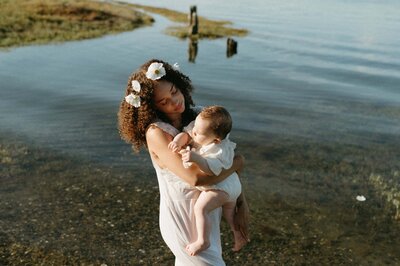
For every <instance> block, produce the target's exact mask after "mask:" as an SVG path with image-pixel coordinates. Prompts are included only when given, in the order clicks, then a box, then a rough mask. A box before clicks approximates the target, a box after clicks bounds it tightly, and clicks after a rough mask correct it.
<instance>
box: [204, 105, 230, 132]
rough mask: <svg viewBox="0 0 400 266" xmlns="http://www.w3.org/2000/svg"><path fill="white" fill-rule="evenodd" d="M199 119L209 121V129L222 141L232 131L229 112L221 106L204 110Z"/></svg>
mask: <svg viewBox="0 0 400 266" xmlns="http://www.w3.org/2000/svg"><path fill="white" fill-rule="evenodd" d="M199 115H200V117H201V118H203V119H207V120H208V121H210V129H211V130H212V131H213V132H214V134H215V135H216V136H217V137H219V138H221V140H222V139H224V138H226V136H227V135H228V134H229V132H231V130H232V118H231V115H230V114H229V112H228V111H227V110H226V109H225V108H224V107H222V106H219V105H213V106H208V107H206V108H204V109H203V110H202V111H201V112H200V114H199Z"/></svg>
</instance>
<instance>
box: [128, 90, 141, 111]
mask: <svg viewBox="0 0 400 266" xmlns="http://www.w3.org/2000/svg"><path fill="white" fill-rule="evenodd" d="M125 101H126V102H127V103H129V104H130V105H132V106H133V107H136V108H138V107H140V97H139V96H138V95H135V94H133V93H131V94H129V95H128V96H126V97H125Z"/></svg>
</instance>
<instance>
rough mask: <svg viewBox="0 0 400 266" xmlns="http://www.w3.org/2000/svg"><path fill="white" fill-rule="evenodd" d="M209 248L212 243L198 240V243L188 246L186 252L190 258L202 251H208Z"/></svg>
mask: <svg viewBox="0 0 400 266" xmlns="http://www.w3.org/2000/svg"><path fill="white" fill-rule="evenodd" d="M209 246H210V242H208V241H199V240H197V241H196V242H193V243H190V244H189V245H187V246H186V252H187V253H188V254H189V255H190V256H196V255H197V254H199V253H200V252H201V251H203V250H205V249H207V248H208V247H209Z"/></svg>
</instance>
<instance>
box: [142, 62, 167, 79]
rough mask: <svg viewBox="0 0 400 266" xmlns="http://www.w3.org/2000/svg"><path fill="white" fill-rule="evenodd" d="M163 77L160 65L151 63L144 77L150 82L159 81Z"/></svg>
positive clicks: (162, 67) (163, 71) (163, 73)
mask: <svg viewBox="0 0 400 266" xmlns="http://www.w3.org/2000/svg"><path fill="white" fill-rule="evenodd" d="M164 75H165V68H164V66H163V64H162V63H157V62H154V63H152V64H151V65H150V66H149V68H148V69H147V72H146V77H147V78H148V79H151V80H157V79H160V78H161V77H163V76H164Z"/></svg>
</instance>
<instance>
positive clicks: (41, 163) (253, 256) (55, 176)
mask: <svg viewBox="0 0 400 266" xmlns="http://www.w3.org/2000/svg"><path fill="white" fill-rule="evenodd" d="M270 140H271V142H269V143H265V144H261V145H260V144H259V145H258V146H257V147H255V146H254V144H252V143H250V142H246V141H244V140H241V139H240V138H239V139H238V147H239V151H240V152H241V153H243V154H244V155H245V156H246V158H247V169H246V170H245V172H244V173H243V183H244V189H245V192H246V194H247V197H248V201H249V203H250V206H251V213H252V222H251V243H250V244H249V245H248V246H246V247H245V248H243V250H242V251H240V252H239V253H233V252H232V251H230V249H231V246H232V237H231V234H230V232H229V230H228V226H227V224H226V223H225V222H223V223H222V243H223V254H224V258H225V260H226V263H227V265H274V264H276V265H376V264H391V265H394V264H399V263H400V254H399V253H398V247H399V246H400V221H399V220H396V219H395V218H394V216H395V214H396V208H395V206H394V205H393V204H390V201H389V200H388V198H387V194H384V193H383V192H382V191H385V189H384V188H382V189H380V188H379V187H377V186H376V185H374V184H373V183H372V181H371V176H372V175H381V176H383V177H384V178H386V179H387V180H391V179H393V180H398V178H399V176H398V172H396V171H398V170H399V165H398V162H399V159H400V158H399V155H398V152H397V151H398V147H395V146H393V145H392V146H393V147H391V148H390V146H391V145H385V146H384V148H379V147H381V146H382V145H381V144H379V145H376V147H369V148H368V149H367V148H365V147H362V146H349V145H341V146H340V145H335V146H333V145H327V144H321V143H311V142H307V141H299V140H296V142H294V141H293V140H290V139H286V140H283V139H277V138H275V139H274V138H273V136H271V138H270ZM371 151H374V152H373V153H372V152H371ZM0 155H1V161H0V163H1V164H0V166H1V167H0V264H1V265H32V264H43V265H65V264H68V265H78V264H79V265H83V264H86V265H101V264H107V265H129V264H130V265H173V262H174V258H173V256H172V254H171V253H170V251H169V250H168V248H167V247H166V245H165V244H164V242H163V241H162V239H161V236H160V232H159V227H158V203H159V194H158V187H157V182H156V178H155V174H154V172H153V171H152V169H151V166H150V165H147V166H145V167H143V168H141V169H136V170H135V171H132V170H131V169H128V170H123V169H119V168H115V167H111V166H107V165H101V164H96V163H93V162H86V161H85V160H84V158H70V157H68V156H65V155H60V154H57V153H55V152H52V151H49V150H45V149H42V148H37V147H34V146H32V145H28V144H27V143H24V142H23V141H21V140H17V139H15V138H10V137H7V136H2V138H0ZM134 159H135V157H134V155H132V160H134ZM394 188H395V187H394ZM393 193H395V192H393ZM357 195H364V196H365V197H366V201H364V202H361V201H357V200H356V196H357ZM395 196H396V195H395Z"/></svg>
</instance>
